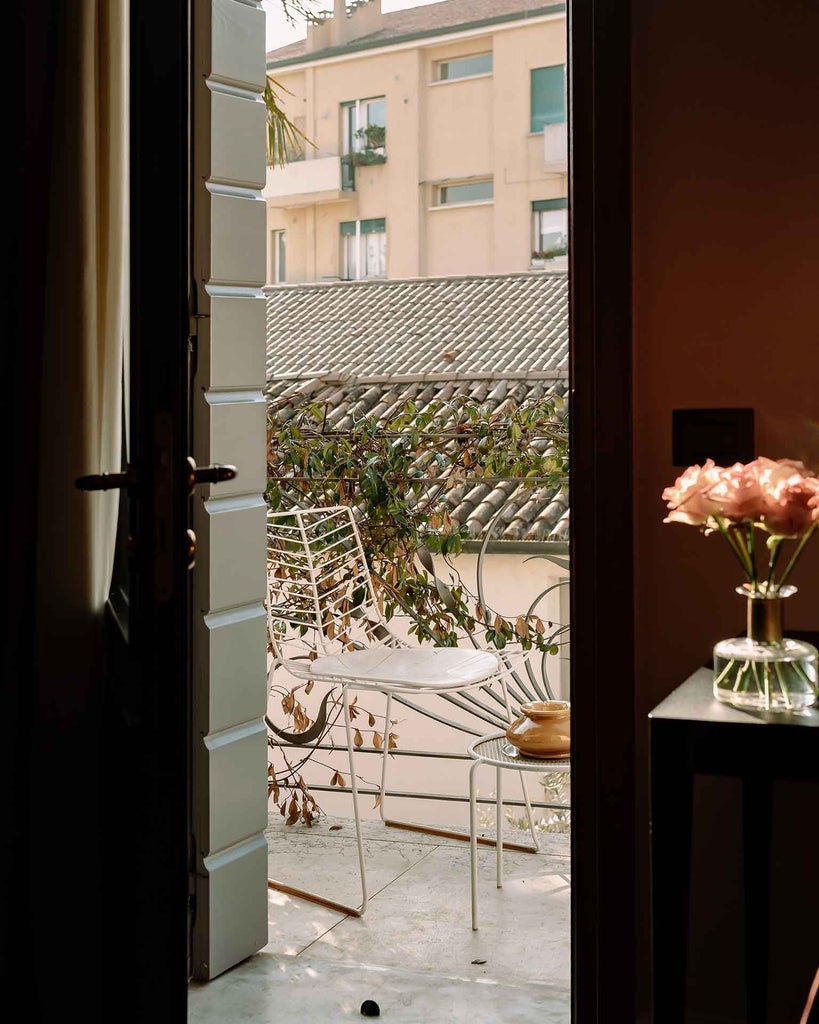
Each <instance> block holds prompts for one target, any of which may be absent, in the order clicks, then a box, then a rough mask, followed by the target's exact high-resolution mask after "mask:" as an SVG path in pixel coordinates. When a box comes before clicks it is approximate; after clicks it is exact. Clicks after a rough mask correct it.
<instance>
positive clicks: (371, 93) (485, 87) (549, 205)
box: [263, 0, 568, 284]
mask: <svg viewBox="0 0 819 1024" xmlns="http://www.w3.org/2000/svg"><path fill="white" fill-rule="evenodd" d="M566 52H567V50H566V11H565V5H564V4H562V3H560V4H556V3H546V2H543V0H541V2H538V0H444V2H442V3H436V4H430V5H427V6H422V7H417V8H410V9H406V10H402V11H395V12H392V13H382V11H381V0H362V2H359V3H358V4H356V5H354V6H352V7H346V6H345V3H344V0H335V6H334V9H333V11H332V13H330V12H328V13H327V14H326V15H324V16H323V17H322V18H321V19H320V20H319V21H317V22H316V23H315V24H311V25H309V26H308V32H307V38H306V39H305V40H301V41H298V42H296V43H292V44H290V45H289V46H286V47H283V48H281V49H279V50H275V51H272V52H270V53H268V55H267V71H268V75H269V76H270V77H271V78H272V79H273V80H274V81H275V82H276V83H277V87H278V90H279V93H280V97H281V104H282V106H283V107H284V110H285V112H286V113H287V115H288V117H289V118H290V120H291V121H292V122H293V123H294V124H295V125H296V126H297V127H298V129H299V130H300V132H302V133H303V134H304V136H305V137H306V138H307V139H308V140H309V141H308V142H307V143H304V144H303V146H302V147H301V149H300V150H297V151H294V152H292V153H291V159H290V160H289V162H288V163H287V165H286V166H285V167H269V168H268V171H267V181H266V186H265V189H264V193H263V194H264V198H265V202H266V205H267V228H268V274H267V279H268V282H269V283H271V284H275V283H281V282H287V283H301V282H309V281H323V280H339V279H341V280H360V279H365V278H413V277H427V276H449V275H464V274H467V275H473V274H474V275H484V274H502V273H519V272H521V271H528V270H532V271H533V272H534V271H537V270H538V269H540V268H545V269H564V268H565V266H566V262H567V258H566V251H567V244H568V202H567V196H568V177H567V170H568V168H567V137H566V74H565V71H566Z"/></svg>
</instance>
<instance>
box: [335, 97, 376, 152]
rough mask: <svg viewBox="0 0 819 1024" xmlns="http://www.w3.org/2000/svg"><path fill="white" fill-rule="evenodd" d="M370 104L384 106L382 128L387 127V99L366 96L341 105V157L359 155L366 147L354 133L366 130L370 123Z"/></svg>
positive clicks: (374, 122) (361, 139)
mask: <svg viewBox="0 0 819 1024" xmlns="http://www.w3.org/2000/svg"><path fill="white" fill-rule="evenodd" d="M372 103H383V104H384V128H385V129H386V127H387V97H386V96H368V97H367V98H366V99H360V100H352V101H350V102H349V103H342V104H341V155H342V156H349V155H350V154H351V153H360V152H361V151H362V150H363V149H365V147H366V143H365V141H364V139H363V138H359V137H358V136H357V135H356V132H357V131H358V130H359V129H361V128H366V127H368V125H370V124H377V123H378V122H376V121H373V122H371V121H370V119H369V108H370V104H372Z"/></svg>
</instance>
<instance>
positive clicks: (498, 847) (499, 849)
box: [495, 768, 503, 889]
mask: <svg viewBox="0 0 819 1024" xmlns="http://www.w3.org/2000/svg"><path fill="white" fill-rule="evenodd" d="M502 774H503V769H502V768H496V769H495V861H496V865H497V866H496V878H497V885H498V888H499V889H502V888H503V782H502V781H501V777H502Z"/></svg>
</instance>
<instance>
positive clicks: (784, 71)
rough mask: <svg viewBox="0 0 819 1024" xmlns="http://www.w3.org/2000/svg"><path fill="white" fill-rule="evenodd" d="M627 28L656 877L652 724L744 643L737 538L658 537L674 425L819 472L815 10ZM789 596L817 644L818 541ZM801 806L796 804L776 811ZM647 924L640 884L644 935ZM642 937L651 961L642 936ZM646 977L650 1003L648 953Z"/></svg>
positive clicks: (642, 668)
mask: <svg viewBox="0 0 819 1024" xmlns="http://www.w3.org/2000/svg"><path fill="white" fill-rule="evenodd" d="M632 18H633V83H632V84H633V100H632V112H633V203H634V206H633V229H634V238H633V247H634V249H633V251H634V262H633V272H634V277H633V290H634V307H633V309H634V536H635V640H636V666H635V667H636V716H637V742H638V749H637V764H638V774H639V777H640V779H641V782H640V784H639V791H638V794H637V802H638V818H637V820H638V837H637V841H638V850H639V861H638V869H639V870H638V878H641V879H644V880H647V813H646V805H647V792H646V781H645V780H646V770H647V744H646V738H647V723H646V715H647V714H648V712H649V711H650V709H651V708H652V707H654V706H655V705H656V704H657V703H658V702H659V701H660V700H661V699H662V698H663V697H665V696H666V695H667V694H668V693H669V692H670V691H671V690H672V689H674V687H676V686H677V685H679V684H680V683H681V682H683V681H684V680H685V679H686V678H687V677H688V676H689V675H690V674H691V672H692V671H693V670H695V669H696V668H697V667H698V666H700V665H701V664H703V663H704V662H705V661H706V659H707V658H708V656H709V654H710V651H711V648H712V646H713V644H714V642H715V641H717V640H719V639H721V638H723V637H726V636H732V635H735V634H736V633H737V632H739V631H741V630H742V629H743V628H744V622H743V614H744V608H743V606H742V600H741V598H740V597H738V596H735V595H734V593H733V587H734V586H735V585H737V584H738V583H740V582H742V581H741V579H738V578H737V572H736V570H735V567H734V563H733V561H732V559H731V556H730V554H729V552H728V551H727V546H726V545H725V544H724V542H723V541H722V540H721V539H720V538H719V537H709V538H704V537H702V536H700V534H699V533H698V531H696V530H694V529H693V528H691V527H684V526H680V525H676V524H674V525H665V524H663V522H662V519H663V516H664V514H665V506H664V503H663V502H662V500H661V492H662V490H663V488H664V487H665V486H667V485H669V484H671V483H673V481H674V478H675V477H676V476H677V475H678V473H679V472H680V470H679V468H676V467H674V466H673V464H672V456H671V414H672V410H673V409H675V408H690V407H703V408H707V407H724V406H741V407H746V406H750V407H752V408H753V409H754V410H755V414H756V450H757V454H760V455H767V456H769V457H771V458H783V457H788V458H798V459H803V460H805V461H806V462H808V463H809V464H811V465H812V466H813V468H814V469H815V470H817V471H819V246H817V240H819V201H817V195H818V194H819V189H818V188H817V186H819V114H817V102H816V99H817V96H819V61H818V60H817V52H818V51H817V43H818V42H819V5H817V4H815V3H814V2H813V0H779V2H776V3H772V2H770V0H721V2H720V3H718V4H706V5H699V6H694V7H692V5H691V4H690V3H686V2H684V0H662V2H658V0H632ZM792 582H794V583H795V584H796V585H797V586H799V587H800V592H799V593H798V594H797V595H796V596H795V597H794V598H791V599H790V602H789V607H788V608H787V609H786V627H787V626H790V627H791V628H794V629H805V630H808V629H810V630H817V629H819V540H814V541H813V542H812V544H811V547H810V548H809V549H808V551H807V553H806V555H805V557H804V558H803V559H802V561H801V563H800V565H799V567H798V568H797V570H796V572H795V574H794V576H793V578H792ZM729 795H730V794H729V793H728V792H727V791H726V792H724V791H722V790H720V794H719V795H717V794H715V793H712V794H711V798H712V800H717V801H719V800H722V799H727V798H728V797H729ZM707 796H708V795H707V793H704V794H703V795H702V798H703V799H705V800H707ZM804 796H805V794H804V793H802V794H801V796H800V800H804ZM783 800H784V802H782V801H783ZM794 806H801V807H802V808H803V809H804V807H805V805H804V803H801V804H799V805H796V804H794ZM786 809H787V800H786V799H785V798H782V799H780V804H779V805H778V810H777V812H776V813H780V814H781V813H785V811H786ZM813 809H814V812H816V811H817V808H816V801H815V794H814V803H813ZM710 813H712V814H713V813H714V808H713V807H712V809H711V812H710ZM717 817H719V815H717ZM729 817H730V816H729ZM725 820H726V821H728V817H726V819H725ZM723 839H725V837H724V836H723ZM729 849H731V846H730V845H729ZM793 855H794V856H796V857H797V862H796V864H795V865H794V867H795V868H797V869H798V857H799V851H798V849H797V850H794V851H793ZM698 858H699V863H702V864H703V865H706V864H707V863H708V856H707V853H706V854H703V853H702V851H699V853H698ZM704 884H705V890H704V891H706V892H707V890H708V884H707V879H706V881H705V883H704ZM711 897H714V898H715V899H716V901H717V902H716V903H712V906H713V907H715V908H717V907H719V906H720V902H719V901H720V899H721V897H720V895H719V893H715V892H713V891H712V892H710V893H708V897H707V898H709V899H710V898H711ZM704 898H705V897H704ZM647 914H648V902H647V881H645V882H644V883H642V884H641V889H640V894H639V906H638V915H639V917H638V920H641V921H642V922H644V923H645V922H646V921H647ZM698 919H702V918H701V917H700V918H698ZM638 933H639V934H641V935H643V936H645V937H646V947H647V929H646V928H638ZM638 963H640V964H642V965H644V967H643V968H642V969H641V979H640V980H641V983H642V985H641V1004H642V1005H643V1006H645V1005H646V1000H647V985H648V978H647V964H648V951H647V948H644V949H642V950H641V951H638ZM699 969H700V972H701V973H702V970H703V964H702V960H701V959H700V963H699ZM705 973H706V974H707V971H706V972H705ZM712 980H713V979H712ZM803 999H804V995H803ZM728 1003H730V998H728V997H726V1004H725V1009H726V1010H727V1009H728ZM772 1019H781V1020H790V1019H792V1018H791V1017H780V1018H772ZM796 1019H798V1015H797V1017H796Z"/></svg>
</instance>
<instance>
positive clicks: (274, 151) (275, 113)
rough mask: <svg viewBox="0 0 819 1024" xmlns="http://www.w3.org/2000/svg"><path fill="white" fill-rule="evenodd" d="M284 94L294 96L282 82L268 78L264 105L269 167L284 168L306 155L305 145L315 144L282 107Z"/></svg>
mask: <svg viewBox="0 0 819 1024" xmlns="http://www.w3.org/2000/svg"><path fill="white" fill-rule="evenodd" d="M282 93H287V94H288V96H292V95H293V94H292V93H291V92H290V90H289V89H287V88H285V86H283V85H282V84H281V82H277V81H276V80H275V79H274V78H271V77H270V76H269V75H268V76H267V79H266V82H265V88H264V105H265V107H266V114H265V120H266V121H267V163H268V166H269V167H284V165H285V164H286V163H288V161H290V160H293V159H294V154H297V155H298V156H297V157H296V158H298V157H299V156H301V155H302V154H303V153H304V146H305V144H306V145H308V146H313V145H314V143H313V142H311V140H310V139H308V138H307V136H306V135H305V134H304V132H302V131H301V130H300V129H298V128H297V127H296V125H295V124H293V122H292V121H291V120H290V119H289V118H288V116H287V114H286V113H285V112H284V110H283V109H282V106H281V96H282Z"/></svg>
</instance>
